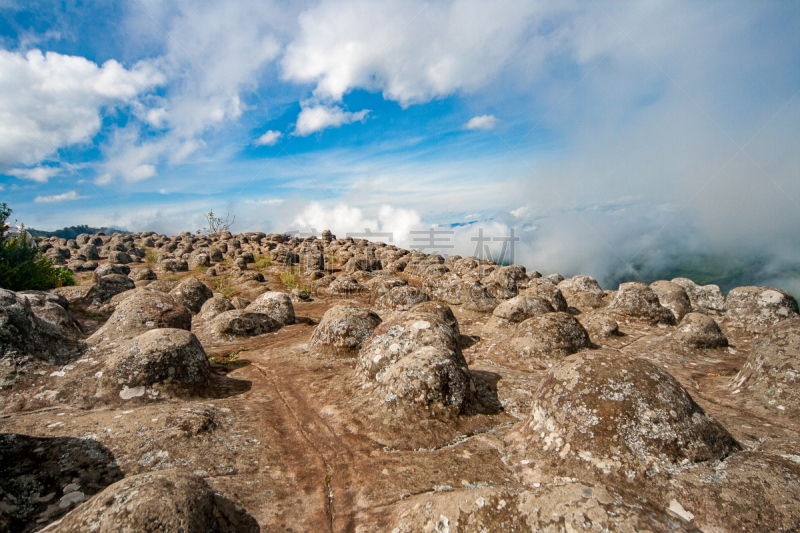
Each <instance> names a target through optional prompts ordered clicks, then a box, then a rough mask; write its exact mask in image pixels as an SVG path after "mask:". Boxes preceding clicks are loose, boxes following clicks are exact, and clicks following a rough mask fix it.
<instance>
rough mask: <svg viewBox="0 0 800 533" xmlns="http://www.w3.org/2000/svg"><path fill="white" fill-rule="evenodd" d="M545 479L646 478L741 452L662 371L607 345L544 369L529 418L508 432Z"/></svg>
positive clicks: (627, 481)
mask: <svg viewBox="0 0 800 533" xmlns="http://www.w3.org/2000/svg"><path fill="white" fill-rule="evenodd" d="M506 440H507V442H508V443H509V444H510V445H511V446H512V447H513V448H514V450H515V452H517V453H519V454H522V455H526V456H530V457H531V458H533V459H534V460H535V461H536V464H537V467H540V475H542V476H543V477H544V478H549V477H551V476H552V477H556V476H561V477H564V476H572V477H577V478H579V479H584V480H585V479H591V478H595V479H601V480H608V481H612V480H613V481H614V482H616V483H621V484H623V485H624V484H633V483H636V482H643V483H650V482H651V481H649V479H652V478H653V476H656V475H658V474H659V473H668V474H677V473H679V472H680V471H682V470H684V469H685V468H687V467H689V466H691V465H692V464H696V463H701V462H704V461H714V460H721V459H724V458H725V457H727V456H728V455H729V454H731V453H733V452H736V451H739V450H741V446H740V445H739V444H738V443H737V442H736V441H735V440H734V439H733V437H731V435H730V434H729V433H728V432H727V431H726V430H725V428H723V427H722V426H721V425H720V424H719V423H717V422H716V421H715V420H714V419H713V418H711V417H710V416H708V415H707V414H706V413H705V412H704V411H703V410H702V409H701V408H700V406H698V405H697V404H696V403H695V402H694V400H693V399H692V398H691V396H689V394H688V393H687V392H686V390H685V389H684V388H683V387H682V386H681V385H680V384H679V383H678V382H677V381H676V380H675V378H673V377H672V376H671V375H670V374H668V373H667V372H666V371H664V370H662V369H660V368H658V367H656V366H655V365H653V364H652V363H650V362H648V361H646V360H644V359H637V358H628V357H626V356H623V355H621V354H618V353H614V352H610V351H596V352H585V353H581V354H575V355H572V356H569V357H567V358H566V359H564V360H563V361H561V362H559V363H557V364H556V365H555V366H553V368H552V369H551V370H550V372H548V374H547V376H546V377H545V379H544V381H543V382H542V384H541V385H540V387H539V389H538V390H537V391H536V394H535V396H534V406H533V409H532V411H531V414H530V417H529V418H528V420H527V421H525V422H524V423H520V424H518V425H517V426H516V427H515V429H514V431H512V432H511V433H510V434H509V435H508V437H507V438H506Z"/></svg>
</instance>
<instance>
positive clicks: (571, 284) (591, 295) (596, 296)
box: [558, 276, 606, 309]
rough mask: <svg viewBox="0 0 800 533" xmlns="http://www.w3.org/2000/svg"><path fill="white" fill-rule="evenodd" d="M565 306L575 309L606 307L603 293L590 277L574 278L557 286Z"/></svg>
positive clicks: (595, 281)
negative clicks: (565, 303)
mask: <svg viewBox="0 0 800 533" xmlns="http://www.w3.org/2000/svg"><path fill="white" fill-rule="evenodd" d="M558 288H559V290H560V291H561V294H562V295H563V296H564V299H565V300H566V302H567V304H568V305H570V306H572V307H577V308H589V309H597V308H599V307H603V306H605V305H606V302H605V300H603V296H605V293H604V292H603V289H602V288H600V284H599V283H598V282H597V280H596V279H594V278H593V277H591V276H575V277H573V278H571V279H565V280H564V281H562V282H560V283H559V284H558Z"/></svg>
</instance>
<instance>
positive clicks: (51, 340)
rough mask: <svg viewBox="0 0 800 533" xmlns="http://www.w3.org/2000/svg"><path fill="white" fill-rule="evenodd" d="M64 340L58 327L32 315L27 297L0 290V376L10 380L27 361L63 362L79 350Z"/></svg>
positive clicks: (78, 347)
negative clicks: (1, 368)
mask: <svg viewBox="0 0 800 533" xmlns="http://www.w3.org/2000/svg"><path fill="white" fill-rule="evenodd" d="M57 307H59V308H60V306H57ZM60 309H62V310H63V308H60ZM67 340H68V339H67V338H66V337H65V332H64V330H63V329H62V328H61V327H60V326H58V325H56V324H54V323H51V322H49V321H47V320H43V319H42V318H39V317H38V316H37V315H36V313H34V311H33V309H32V307H31V300H30V299H29V298H28V297H26V295H18V294H16V293H14V292H12V291H9V290H6V289H0V360H2V363H3V365H2V366H3V370H2V371H1V372H0V374H3V375H5V374H7V373H10V374H8V377H11V375H12V374H15V373H16V369H18V368H19V367H20V366H22V365H24V364H25V363H26V362H32V361H44V362H48V363H51V364H64V363H66V362H67V361H69V360H70V359H71V358H73V357H75V356H76V355H77V354H79V353H80V351H81V346H80V345H78V344H74V343H70V342H66V341H67Z"/></svg>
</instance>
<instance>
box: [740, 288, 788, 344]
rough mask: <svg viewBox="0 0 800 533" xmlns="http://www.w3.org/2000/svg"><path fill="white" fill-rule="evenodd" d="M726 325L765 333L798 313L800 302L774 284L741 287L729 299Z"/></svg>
mask: <svg viewBox="0 0 800 533" xmlns="http://www.w3.org/2000/svg"><path fill="white" fill-rule="evenodd" d="M725 307H726V309H727V310H726V311H725V324H726V325H728V326H730V327H735V328H741V329H744V330H745V331H749V332H752V333H761V332H762V331H764V330H766V329H767V328H769V327H770V326H774V325H775V324H777V323H778V322H780V321H781V320H786V319H787V318H793V317H795V316H797V314H798V310H797V301H796V300H795V299H794V297H792V295H791V294H789V293H788V292H786V291H782V290H780V289H775V288H772V287H737V288H735V289H733V290H732V291H731V292H730V293H728V298H727V299H726V300H725Z"/></svg>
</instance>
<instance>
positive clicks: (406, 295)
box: [375, 285, 430, 311]
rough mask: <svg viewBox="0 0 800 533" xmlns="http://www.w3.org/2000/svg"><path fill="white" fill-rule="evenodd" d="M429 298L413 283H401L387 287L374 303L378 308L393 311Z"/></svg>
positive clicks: (409, 306) (401, 309)
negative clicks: (386, 290) (387, 289)
mask: <svg viewBox="0 0 800 533" xmlns="http://www.w3.org/2000/svg"><path fill="white" fill-rule="evenodd" d="M429 300H430V298H429V297H428V295H427V294H425V293H424V292H422V291H421V290H420V289H418V288H417V287H414V286H413V285H401V286H398V287H393V288H391V289H389V291H388V292H386V293H385V294H384V295H383V296H381V297H380V298H378V300H377V302H375V305H376V307H377V308H378V309H391V310H395V311H407V310H408V309H411V308H412V307H413V306H415V305H416V304H418V303H420V302H427V301H429Z"/></svg>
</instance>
